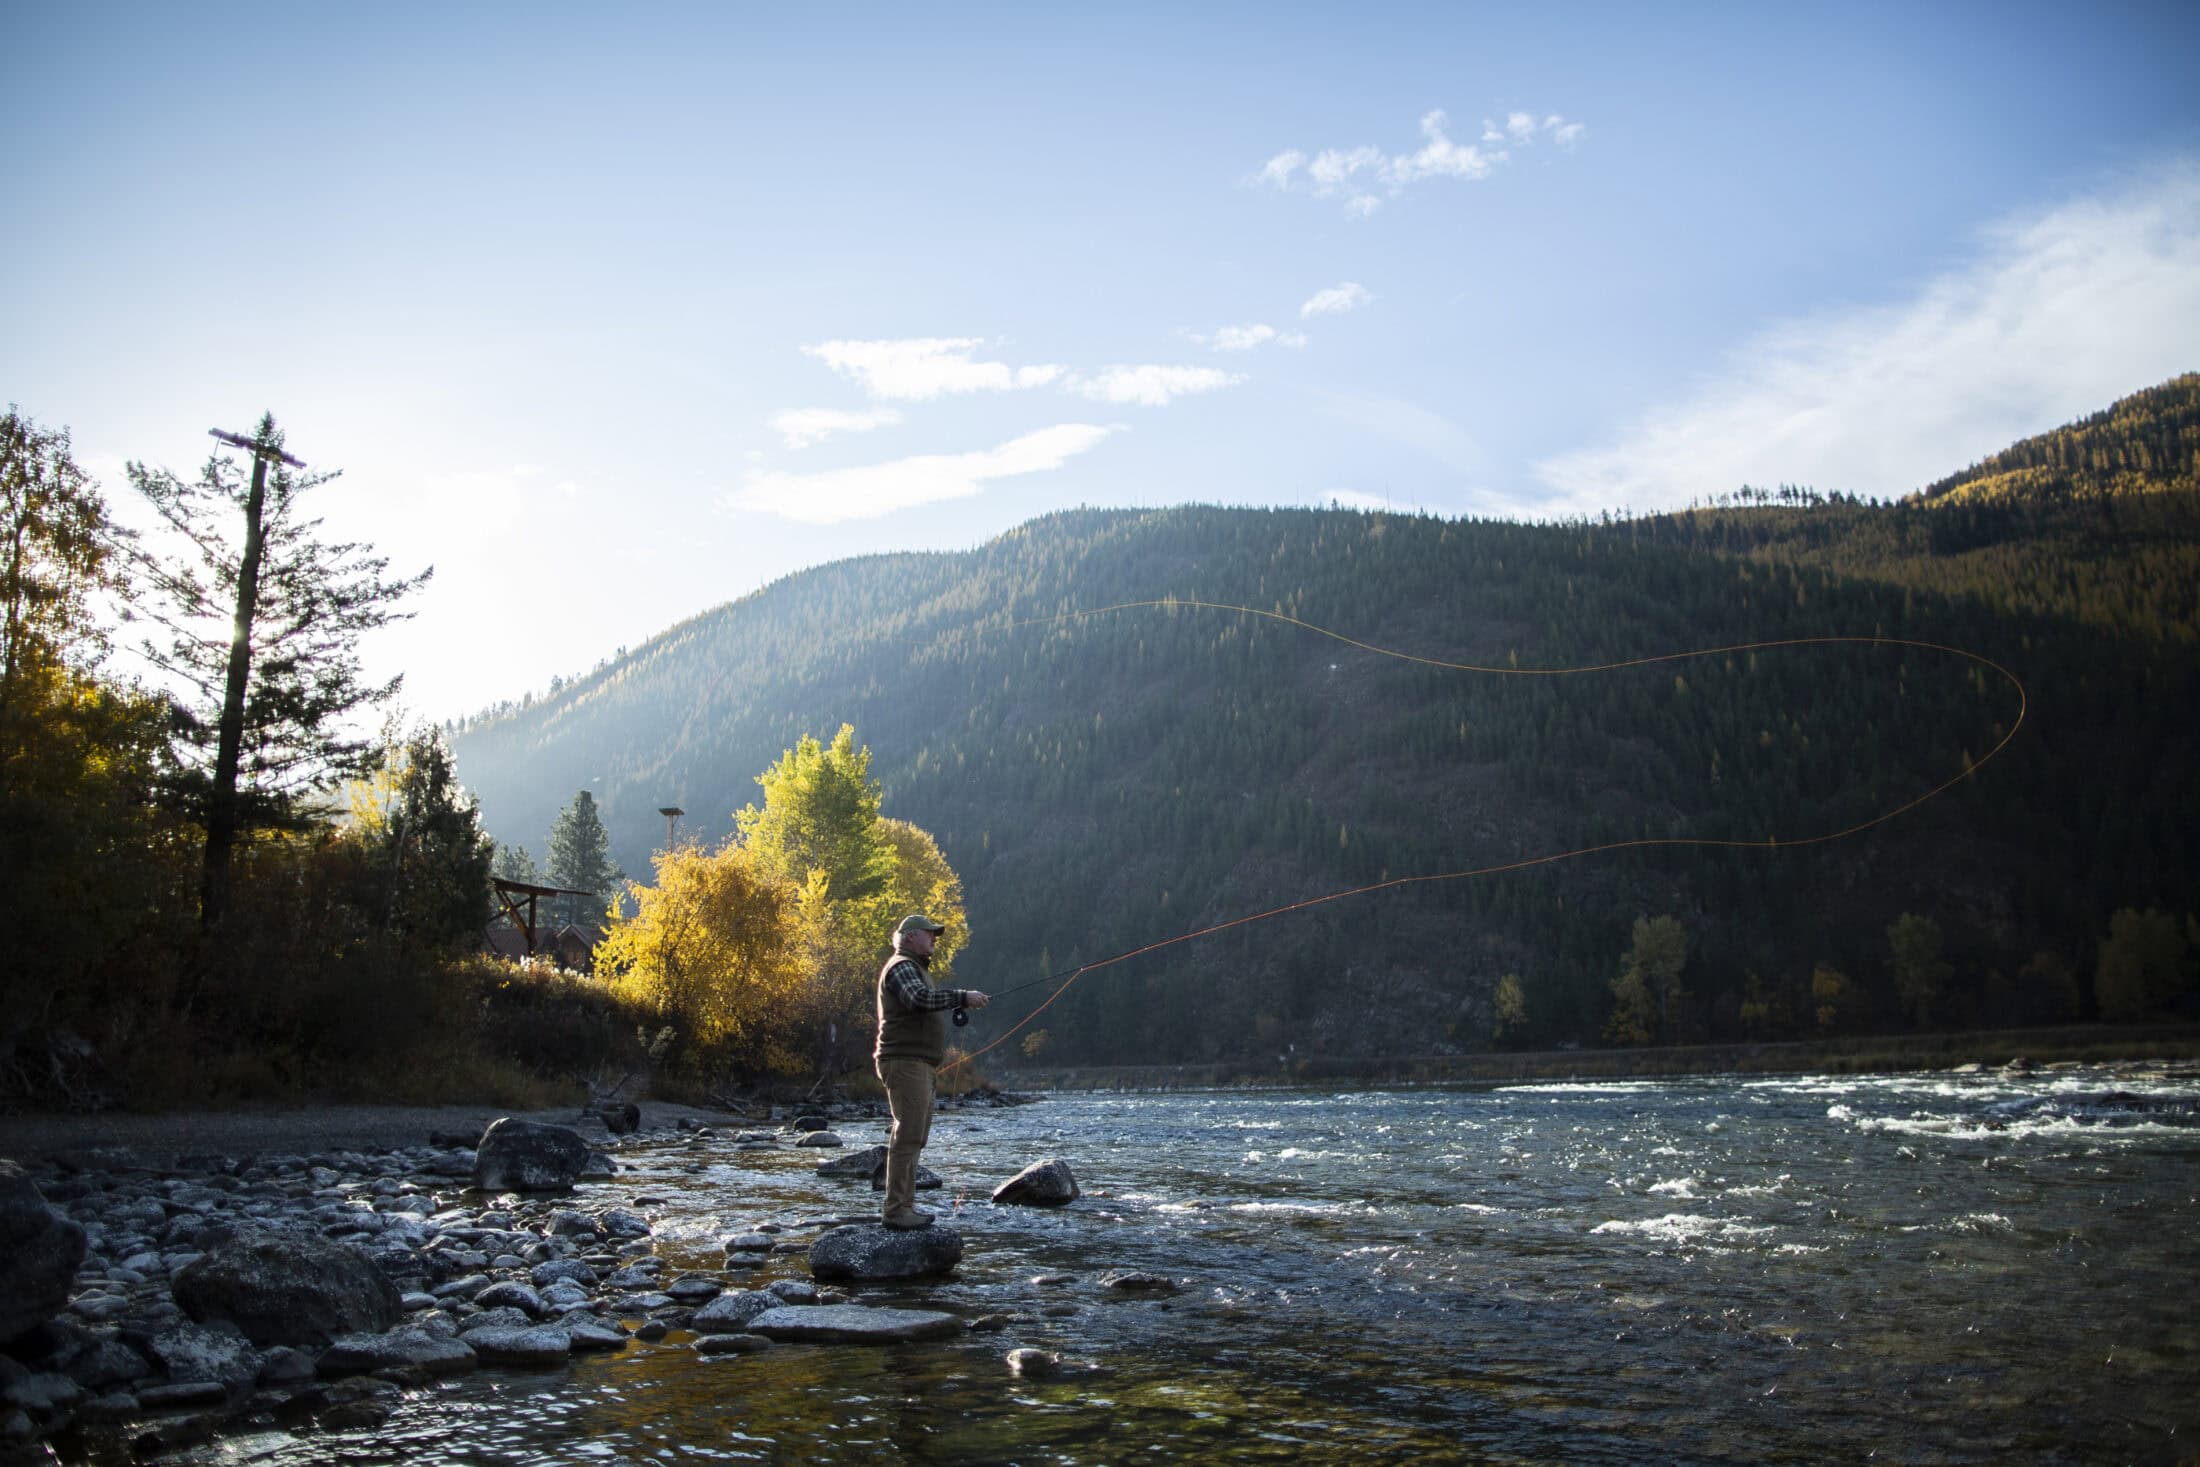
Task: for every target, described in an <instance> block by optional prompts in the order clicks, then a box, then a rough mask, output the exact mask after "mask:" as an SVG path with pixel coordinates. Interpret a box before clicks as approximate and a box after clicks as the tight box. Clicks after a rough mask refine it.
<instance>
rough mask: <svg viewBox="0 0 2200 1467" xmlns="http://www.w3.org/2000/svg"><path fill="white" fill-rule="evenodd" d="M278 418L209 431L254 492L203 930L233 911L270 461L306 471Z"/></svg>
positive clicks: (212, 796)
mask: <svg viewBox="0 0 2200 1467" xmlns="http://www.w3.org/2000/svg"><path fill="white" fill-rule="evenodd" d="M274 428H275V420H274V418H273V417H272V416H270V417H265V418H262V419H261V420H260V428H259V432H258V433H257V434H255V435H254V436H253V437H250V438H247V437H245V436H244V435H243V434H242V433H224V432H223V431H222V430H221V429H219V428H209V429H207V430H206V431H207V436H208V437H210V438H214V439H217V440H219V441H220V442H223V443H226V444H228V445H229V446H230V447H232V448H241V449H244V450H245V451H246V452H247V453H250V454H251V455H252V492H251V495H250V496H249V497H248V498H247V499H246V500H245V508H244V556H243V558H242V560H241V561H239V563H238V566H237V619H236V625H235V628H234V630H233V631H232V632H231V633H230V640H229V677H228V681H227V683H226V684H225V686H224V687H223V690H222V716H221V724H220V727H219V730H218V732H217V734H216V738H215V744H214V787H213V789H212V791H210V792H209V795H208V798H207V802H206V870H205V872H204V873H203V874H202V876H201V877H200V886H199V928H200V930H201V931H208V930H211V929H212V928H213V926H214V924H215V923H216V922H217V921H219V920H220V918H221V915H222V913H223V912H224V911H226V910H227V909H228V906H229V856H230V851H231V848H232V847H233V846H235V844H236V842H237V766H238V764H239V762H240V761H241V759H242V757H243V751H244V690H245V684H246V682H247V680H248V679H249V678H250V677H251V673H252V616H253V612H254V611H255V610H256V609H257V607H258V604H259V597H260V548H261V538H262V537H261V533H260V511H261V508H262V506H263V505H264V504H265V503H266V502H267V464H268V460H269V459H274V460H275V461H277V462H278V463H283V464H287V465H289V466H290V467H291V468H294V469H302V468H304V467H305V461H304V460H303V459H297V458H292V457H291V456H290V455H289V454H287V453H285V452H283V451H282V450H281V449H280V448H278V447H276V446H275V443H274V441H273V434H274Z"/></svg>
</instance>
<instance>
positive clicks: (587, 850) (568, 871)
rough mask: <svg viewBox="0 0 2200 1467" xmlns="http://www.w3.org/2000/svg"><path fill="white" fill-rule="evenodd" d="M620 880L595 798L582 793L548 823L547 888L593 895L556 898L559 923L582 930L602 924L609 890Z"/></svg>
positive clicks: (608, 836)
mask: <svg viewBox="0 0 2200 1467" xmlns="http://www.w3.org/2000/svg"><path fill="white" fill-rule="evenodd" d="M623 880H625V875H624V873H622V872H621V871H620V870H619V868H618V865H617V864H616V863H615V862H613V861H612V859H611V836H610V834H609V833H608V832H607V831H606V830H605V829H604V826H603V816H602V815H600V814H598V813H597V810H596V797H595V796H594V795H592V794H590V793H589V792H588V791H587V790H581V791H580V792H578V793H577V794H575V795H574V796H573V803H572V804H570V805H568V806H566V807H565V808H564V809H563V810H561V811H560V812H559V813H558V818H557V819H556V820H555V821H553V822H551V825H550V881H549V884H550V885H552V886H563V887H569V888H571V889H572V890H574V891H582V892H589V893H592V895H590V896H561V897H559V898H557V902H558V907H559V912H560V914H561V917H562V919H563V920H564V921H567V922H574V923H579V924H581V925H584V926H585V925H588V924H591V923H601V922H602V921H603V920H604V917H605V916H606V915H607V914H608V912H609V910H610V901H609V897H610V894H611V892H612V890H613V889H614V888H615V887H617V885H618V884H619V883H620V882H621V881H623Z"/></svg>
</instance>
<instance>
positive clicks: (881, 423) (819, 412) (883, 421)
mask: <svg viewBox="0 0 2200 1467" xmlns="http://www.w3.org/2000/svg"><path fill="white" fill-rule="evenodd" d="M900 421H901V413H900V411H899V410H898V409H895V408H860V409H856V410H854V411H850V410H848V409H845V408H789V409H788V410H787V411H786V412H783V413H780V414H777V415H776V416H774V417H773V418H772V427H773V428H774V429H776V430H777V431H778V433H779V436H780V437H782V438H784V439H785V440H786V441H787V446H788V447H789V448H808V447H809V446H810V445H811V444H813V443H821V442H823V441H824V440H825V439H827V438H830V437H832V436H833V435H834V434H836V433H869V432H871V431H872V430H874V429H877V428H891V427H893V426H894V425H895V424H896V423H899V422H900Z"/></svg>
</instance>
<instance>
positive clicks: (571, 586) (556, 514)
mask: <svg viewBox="0 0 2200 1467" xmlns="http://www.w3.org/2000/svg"><path fill="white" fill-rule="evenodd" d="M1182 9H1183V8H1182V7H1166V8H1163V7H1152V8H1123V9H1115V10H1111V11H1109V12H1107V13H1103V14H1081V13H1077V12H1074V11H1072V10H1070V9H1069V8H1067V7H1031V6H1022V7H1008V6H1002V7H953V8H945V9H940V10H937V11H934V12H931V13H928V14H918V13H913V12H911V11H910V10H908V9H905V8H900V7H853V6H851V7H833V8H829V9H828V8H825V7H804V8H784V9H781V8H769V9H767V8H761V7H736V6H719V5H710V6H702V5H698V6H692V7H683V6H650V7H640V6H638V7H631V8H621V9H618V10H616V11H614V10H611V9H608V8H602V7H582V6H570V7H558V6H535V7H527V8H525V9H522V8H519V7H495V6H476V7H467V8H464V9H462V10H459V9H456V8H452V10H451V11H447V10H446V8H445V7H430V6H408V5H403V4H397V5H386V6H381V7H376V8H375V9H374V10H373V11H372V12H371V13H370V12H367V11H349V12H346V11H339V10H337V9H336V8H334V7H326V6H292V5H285V6H275V7H266V8H250V7H233V6H218V5H216V6H199V7H191V8H189V9H188V12H186V10H185V9H184V8H182V7H170V6H144V7H116V6H102V5H97V4H82V5H42V6H26V7H21V8H17V9H15V10H13V11H11V15H10V44H9V46H8V48H7V51H6V54H5V56H4V57H0V136H4V137H5V138H6V139H7V142H8V145H9V146H8V157H9V163H10V172H11V175H12V184H13V187H12V188H11V190H10V193H11V200H10V202H11V207H10V210H9V213H10V221H9V224H8V227H7V229H6V230H5V231H4V232H0V262H4V265H5V268H4V269H0V292H4V306H5V318H6V320H7V322H8V329H7V330H6V331H5V332H4V333H0V393H4V395H5V397H6V398H7V399H8V400H10V401H13V402H15V403H16V404H18V405H19V406H20V407H21V408H22V409H23V410H24V411H25V412H26V413H28V414H30V415H31V416H32V417H33V418H35V419H37V420H38V421H40V422H42V423H45V424H47V425H52V426H67V427H69V428H70V429H72V430H73V432H74V435H75V443H76V448H77V451H78V456H79V459H80V461H82V462H83V463H84V464H85V466H86V467H87V468H88V469H90V470H91V471H92V472H93V473H94V474H95V475H96V476H97V477H98V478H99V479H100V480H101V482H102V483H103V484H104V485H105V486H106V487H107V488H108V490H109V492H110V495H111V496H112V497H114V498H116V499H118V500H119V499H122V498H124V497H125V496H126V495H127V489H126V486H125V481H124V478H123V473H122V465H123V463H124V462H125V461H126V460H130V459H137V460H142V461H146V462H150V463H156V464H162V465H166V466H168V467H172V468H175V469H177V470H179V471H183V472H188V471H190V470H191V469H192V468H193V467H194V466H195V465H196V464H197V463H198V462H199V461H200V460H202V459H203V457H204V456H205V453H206V451H207V449H208V448H209V444H208V441H207V439H206V438H205V436H204V435H205V432H206V430H207V429H208V428H210V427H217V426H218V427H225V428H234V429H244V428H247V427H248V426H249V425H250V423H251V421H252V420H253V419H254V418H255V417H256V416H257V415H258V414H259V413H260V412H261V411H263V410H272V411H273V412H274V413H275V414H276V416H277V418H278V419H279V420H280V421H281V422H282V423H283V424H284V426H285V428H286V430H287V431H288V433H289V435H290V443H291V447H292V449H293V451H295V452H296V453H297V454H299V455H300V456H301V457H303V458H305V459H306V460H308V461H309V462H310V463H311V464H313V465H314V466H315V467H316V468H320V467H329V468H341V469H342V470H343V471H344V476H343V477H342V478H341V479H339V480H337V481H336V482H335V483H333V484H331V485H329V486H328V487H326V488H325V489H323V490H321V491H319V493H320V496H321V502H320V504H319V506H318V507H319V509H320V511H321V513H323V514H324V515H325V516H326V517H327V519H328V521H329V524H330V527H331V529H332V530H333V531H335V532H337V533H340V534H344V535H350V536H359V537H365V538H369V539H371V540H373V541H374V542H375V543H376V544H377V545H378V546H380V547H381V548H382V549H383V550H384V551H385V552H386V553H388V554H389V555H390V556H391V558H392V560H393V564H394V566H395V568H397V569H400V570H409V569H413V568H417V567H418V566H421V565H426V564H431V563H432V564H433V565H434V566H435V567H436V578H435V580H434V582H433V583H432V584H431V586H430V587H429V589H428V590H427V591H425V592H424V593H423V594H422V595H421V596H420V597H419V598H417V600H416V602H415V609H416V611H417V613H418V615H417V617H416V619H415V620H414V621H412V622H410V623H407V624H405V625H403V626H401V627H398V628H393V629H390V630H388V631H385V632H384V633H382V634H380V637H379V638H378V640H377V641H376V642H375V643H374V644H373V645H371V646H370V648H369V649H368V654H369V660H370V662H371V663H372V664H373V666H374V667H375V668H376V669H377V670H386V671H394V670H403V671H405V672H406V674H407V679H408V682H407V690H406V702H407V705H408V707H409V708H410V709H411V710H412V711H413V712H415V713H416V714H419V715H423V716H428V717H435V718H442V717H446V716H451V715H456V714H460V713H463V712H466V711H468V710H470V709H473V708H476V707H479V706H481V705H483V704H484V703H487V702H489V701H491V700H493V699H497V698H501V697H516V696H518V695H519V694H520V693H522V692H523V691H525V690H526V689H529V688H540V687H541V686H543V685H544V684H545V683H546V682H547V681H548V679H549V677H550V675H551V674H552V673H554V672H563V673H573V672H577V671H580V670H583V669H585V668H587V667H588V666H589V665H591V664H592V663H594V662H595V661H597V660H598V659H599V658H602V657H604V656H607V655H609V654H610V653H611V652H612V651H613V650H614V649H615V648H616V647H618V646H620V645H634V644H638V643H640V642H641V641H642V640H644V639H645V638H646V637H647V636H649V635H650V634H651V633H653V632H655V631H658V630H662V629H663V628H665V627H666V626H668V625H670V624H671V623H673V622H675V621H677V620H679V619H680V618H682V617H684V616H687V615H689V614H692V613H694V612H696V611H700V610H702V609H704V608H706V607H709V606H713V605H716V604H718V603H720V602H722V601H725V600H728V599H731V598H733V597H736V596H739V595H742V594H744V593H746V592H748V591H751V590H753V589H755V588H756V587H758V586H760V585H763V584H765V583H767V582H769V581H771V580H774V579H776V578H778V577H779V576H782V575H785V574H787V573H789V572H791V571H794V570H798V569H800V568H802V567H804V566H808V565H813V564H817V563H819V562H822V561H826V560H832V559H836V558H840V557H843V556H847V555H852V554H861V553H866V552H870V551H876V550H882V549H892V548H899V547H916V548H960V547H965V546H969V545H973V544H976V543H978V542H980V541H982V540H984V539H986V538H988V537H990V536H992V535H994V534H997V533H999V532H1000V531H1002V530H1005V529H1007V528H1009V527H1010V526H1012V525H1015V524H1017V523H1019V522H1021V521H1023V520H1025V519H1028V518H1030V517H1032V516H1034V515H1037V514H1042V513H1045V512H1048V511H1050V510H1054V509H1059V508H1064V507H1068V506H1073V505H1079V504H1094V505H1133V504H1163V503H1177V502H1183V501H1186V500H1199V501H1207V502H1227V503H1253V504H1308V503H1326V502H1329V501H1331V500H1332V499H1334V500H1337V501H1340V502H1343V503H1347V504H1353V505H1383V504H1388V505H1392V506H1395V507H1398V508H1401V509H1420V510H1426V511H1429V512H1433V513H1439V514H1444V515H1478V516H1479V515H1498V516H1506V517H1516V518H1543V517H1551V516H1564V515H1571V514H1581V513H1595V512H1596V511H1598V510H1602V509H1607V508H1609V509H1620V508H1632V509H1636V510H1646V509H1652V508H1658V507H1664V506H1669V505H1674V504H1682V503H1686V502H1687V501H1688V500H1689V499H1690V498H1692V497H1696V496H1702V495H1709V494H1714V493H1723V492H1726V491H1728V490H1731V489H1733V488H1735V487H1736V486H1737V485H1739V484H1741V483H1743V482H1752V483H1760V484H1764V483H1778V482H1783V481H1784V482H1795V483H1807V484H1813V485H1816V486H1818V487H1820V488H1824V489H1829V490H1830V489H1841V490H1848V491H1852V492H1857V493H1864V494H1876V495H1894V494H1899V493H1903V492H1906V491H1908V490H1910V489H1913V488H1916V487H1918V486H1919V485H1920V484H1922V483H1924V482H1926V481H1928V480H1930V479H1932V478H1934V477H1937V476H1938V475H1940V474H1942V473H1944V472H1947V471H1949V470H1952V469H1954V468H1958V467H1961V466H1962V465H1963V464H1965V463H1967V462H1969V461H1971V460H1972V459H1974V458H1976V457H1977V456H1979V455H1980V454H1983V453H1987V452H1991V451H1992V450H1993V449H1995V448H1997V447H1999V446H2001V445H2002V444H2004V443H2007V442H2008V441H2010V440H2011V439H2013V438H2016V437H2019V436H2022V435H2024V434H2027V433H2031V432H2036V431H2039V430H2042V429H2045V428H2048V427H2052V426H2054V425H2055V424H2057V423H2060V422H2063V421H2066V420H2068V419H2069V418H2071V417H2074V416H2077V415H2079V414H2082V413H2085V412H2089V411H2092V410H2093V409H2095V408H2098V407H2102V406H2105V405H2106V404H2107V403H2108V402H2109V401H2110V400H2112V399H2113V398H2115V397H2117V396H2119V395H2122V394H2124V393H2128V392H2130V391H2133V390H2136V389H2138V388H2140V387H2144V386H2147V385H2150V384H2152V383H2155V382H2158V381H2160V380H2162V379H2164V378H2166V377H2169V376H2171V375H2174V374H2175V373H2177V372H2180V371H2186V370H2192V369H2194V368H2195V367H2200V346H2196V344H2200V101H2196V100H2195V99H2196V97H2200V86H2196V85H2195V84H2194V81H2195V71H2196V68H2195V65H2194V61H2193V58H2194V57H2195V56H2196V55H2200V7H2196V6H2193V5H2190V4H2177V5H2158V6H2148V5H2123V6H2118V5H2092V6H2085V7H2078V6H2070V5H2061V6H2032V5H2021V4H1993V5H1900V6H1886V7H1875V6H1863V5H1855V4H1843V5H1838V6H1825V7H1816V8H1803V7H1794V6H1718V7H1644V6H1614V7H1603V6H1591V5H1561V6H1543V7H1527V6H1510V7H1504V8H1494V7H1476V6H1467V5H1446V6H1384V5H1359V6H1353V7H1342V6H1335V7H1306V6H1300V7H1283V6H1271V5H1263V6H1243V7H1230V6H1211V7H1203V8H1199V9H1197V10H1194V11H1192V12H1191V13H1189V14H1186V13H1180V11H1181V10H1182ZM1181 589H1186V588H1181V587H1164V586H1157V587H1155V588H1154V590H1155V593H1156V594H1160V593H1162V592H1165V591H1169V590H1181Z"/></svg>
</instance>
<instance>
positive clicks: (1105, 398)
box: [1064, 366, 1245, 407]
mask: <svg viewBox="0 0 2200 1467" xmlns="http://www.w3.org/2000/svg"><path fill="white" fill-rule="evenodd" d="M1244 380H1245V379H1244V378H1243V377H1242V376H1239V375H1238V374H1237V373H1235V372H1225V371H1222V370H1220V369H1219V368H1216V367H1167V366H1136V367H1102V368H1101V369H1100V370H1099V371H1097V372H1093V373H1091V374H1089V375H1088V374H1084V373H1080V374H1078V375H1077V376H1074V377H1072V378H1070V379H1069V381H1068V382H1066V383H1065V384H1064V386H1065V387H1067V388H1068V390H1069V391H1071V392H1074V393H1077V394H1078V395H1079V396H1081V397H1089V398H1091V399H1092V400H1093V401H1095V402H1114V403H1135V404H1137V405H1139V406H1141V407H1166V406H1167V405H1168V404H1169V403H1170V402H1172V401H1174V400H1175V399H1177V398H1179V397H1189V396H1192V395H1194V394H1196V393H1201V392H1216V391H1219V390H1221V389H1222V388H1225V387H1233V386H1235V385H1236V384H1238V383H1240V382H1243V381H1244Z"/></svg>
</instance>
